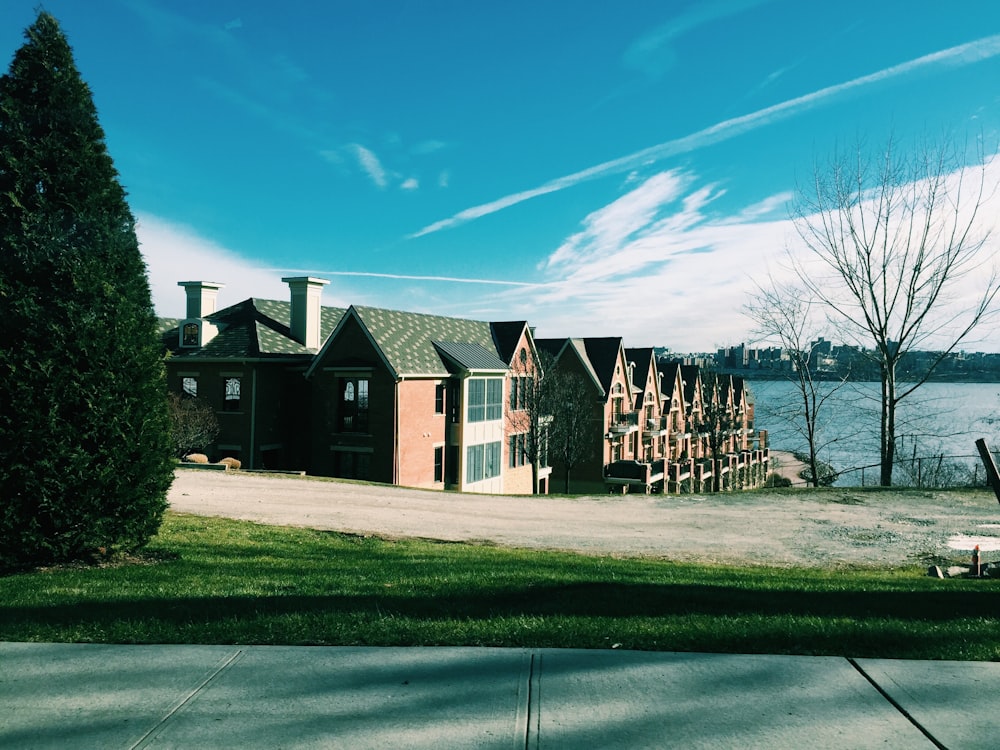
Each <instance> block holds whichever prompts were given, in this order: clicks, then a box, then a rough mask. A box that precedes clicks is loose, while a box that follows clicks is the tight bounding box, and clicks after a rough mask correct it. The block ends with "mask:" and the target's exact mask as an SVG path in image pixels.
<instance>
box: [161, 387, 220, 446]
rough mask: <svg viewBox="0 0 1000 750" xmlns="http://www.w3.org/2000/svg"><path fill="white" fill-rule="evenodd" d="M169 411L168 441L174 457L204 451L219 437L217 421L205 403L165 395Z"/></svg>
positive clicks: (195, 399) (172, 394) (171, 394)
mask: <svg viewBox="0 0 1000 750" xmlns="http://www.w3.org/2000/svg"><path fill="white" fill-rule="evenodd" d="M167 398H168V402H169V411H170V440H171V442H172V443H173V449H174V455H175V456H177V457H178V458H183V457H184V456H186V455H187V454H189V453H192V452H197V451H202V450H204V449H205V448H206V447H207V446H208V445H209V444H210V443H211V442H212V441H213V440H215V438H216V437H218V435H219V420H218V419H217V418H216V416H215V412H214V411H213V410H212V407H211V406H210V405H209V404H207V403H206V402H204V401H202V400H200V399H197V398H189V397H185V396H182V395H180V394H179V393H168V394H167Z"/></svg>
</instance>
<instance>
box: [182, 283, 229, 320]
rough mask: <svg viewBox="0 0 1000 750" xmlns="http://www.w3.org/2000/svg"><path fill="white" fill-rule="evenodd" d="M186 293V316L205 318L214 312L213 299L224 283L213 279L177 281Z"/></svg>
mask: <svg viewBox="0 0 1000 750" xmlns="http://www.w3.org/2000/svg"><path fill="white" fill-rule="evenodd" d="M177 286H182V287H184V291H185V293H186V294H187V317H188V318H205V317H208V316H209V315H211V314H212V313H214V312H215V299H216V297H218V296H219V290H220V289H222V287H224V286H225V284H217V283H216V282H214V281H178V282H177Z"/></svg>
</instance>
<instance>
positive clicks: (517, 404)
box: [510, 376, 531, 409]
mask: <svg viewBox="0 0 1000 750" xmlns="http://www.w3.org/2000/svg"><path fill="white" fill-rule="evenodd" d="M530 394H531V377H528V376H515V377H512V378H511V379H510V408H511V409H527V408H528V398H529V396H530Z"/></svg>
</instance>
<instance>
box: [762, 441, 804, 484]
mask: <svg viewBox="0 0 1000 750" xmlns="http://www.w3.org/2000/svg"><path fill="white" fill-rule="evenodd" d="M770 454H771V471H773V472H774V473H775V474H777V475H778V476H781V477H784V478H785V479H787V480H788V481H789V482H791V483H792V487H806V486H808V484H809V483H808V482H806V480H805V479H803V478H802V477H801V476H799V475H800V474H801V473H802V472H803V471H805V468H806V465H805V464H804V463H803V462H802V461H800V460H799V459H797V458H796V457H795V454H794V453H790V452H789V451H775V450H772V451H771V452H770Z"/></svg>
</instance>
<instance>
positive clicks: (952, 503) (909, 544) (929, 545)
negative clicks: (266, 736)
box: [169, 469, 1000, 567]
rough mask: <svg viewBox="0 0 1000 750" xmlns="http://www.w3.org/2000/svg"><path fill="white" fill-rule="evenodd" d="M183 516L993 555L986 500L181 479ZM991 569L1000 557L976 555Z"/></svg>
mask: <svg viewBox="0 0 1000 750" xmlns="http://www.w3.org/2000/svg"><path fill="white" fill-rule="evenodd" d="M169 501H170V505H171V508H172V509H173V510H175V511H178V512H182V513H194V514H201V515H208V516H224V517H229V518H240V519H246V520H251V521H257V522H260V523H268V524H278V525H288V526H306V527H310V528H317V529H329V530H336V531H343V532H349V533H356V534H373V535H378V536H386V537H393V538H394V537H418V538H428V539H440V540H448V541H473V542H488V543H495V544H501V545H507V546H515V547H527V548H533V549H564V550H576V551H580V552H586V553H592V554H616V555H625V556H628V555H647V556H655V557H664V558H669V559H673V560H692V561H694V560H697V561H710V562H720V563H732V564H769V565H798V566H818V567H830V566H837V565H886V566H891V565H900V564H909V563H920V564H927V563H929V562H931V561H936V560H937V559H938V558H951V559H955V558H961V557H963V556H964V554H965V553H964V552H956V551H955V550H953V549H950V548H949V547H948V542H949V540H952V539H954V538H956V537H958V536H959V535H967V536H970V537H977V538H978V537H984V536H985V537H986V538H987V539H992V540H993V541H995V542H996V544H995V545H985V546H984V549H989V548H990V547H991V546H994V547H997V548H1000V528H998V527H994V528H990V525H995V524H998V523H1000V507H998V506H997V502H996V500H995V499H994V497H993V494H992V493H991V492H987V491H985V490H984V491H966V492H946V493H944V492H931V491H916V490H909V491H861V490H852V489H827V490H819V491H815V490H808V489H805V490H797V491H794V492H792V491H787V490H786V491H784V492H754V493H730V494H722V495H651V496H645V495H626V496H624V497H622V496H618V495H616V496H610V495H609V496H594V497H585V498H574V499H568V498H560V497H541V498H535V497H509V496H494V495H469V494H458V493H440V492H427V491H421V490H408V489H399V488H395V487H388V486H380V485H362V484H352V483H346V482H331V481H317V480H315V479H306V478H299V477H269V476H261V475H253V474H244V473H239V472H232V473H228V472H216V471H197V470H182V469H179V470H178V471H177V478H176V480H175V482H174V485H173V488H172V489H171V490H170V495H169ZM984 559H985V560H987V561H992V560H997V559H1000V552H996V553H993V555H992V556H991V555H985V556H984Z"/></svg>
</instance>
